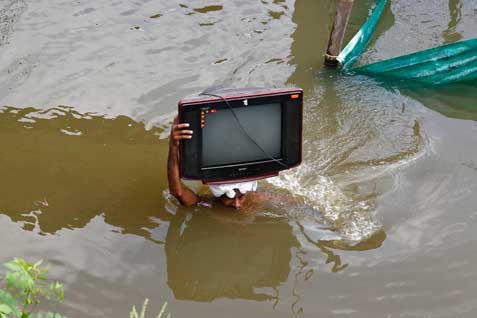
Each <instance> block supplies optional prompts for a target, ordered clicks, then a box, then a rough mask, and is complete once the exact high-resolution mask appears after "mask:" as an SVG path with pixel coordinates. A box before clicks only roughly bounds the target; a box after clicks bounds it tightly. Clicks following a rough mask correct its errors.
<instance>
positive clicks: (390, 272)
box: [0, 0, 477, 317]
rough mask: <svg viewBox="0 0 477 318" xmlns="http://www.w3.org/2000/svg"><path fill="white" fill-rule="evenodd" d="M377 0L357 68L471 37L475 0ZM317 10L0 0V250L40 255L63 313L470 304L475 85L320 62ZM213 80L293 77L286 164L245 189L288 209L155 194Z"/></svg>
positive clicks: (225, 2)
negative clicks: (191, 98)
mask: <svg viewBox="0 0 477 318" xmlns="http://www.w3.org/2000/svg"><path fill="white" fill-rule="evenodd" d="M390 2H392V3H391V5H390V6H389V7H388V8H387V9H386V11H385V13H384V16H383V20H382V21H381V23H380V24H379V26H378V29H377V31H376V36H375V37H374V39H373V40H372V42H371V43H370V46H369V49H368V50H367V52H366V53H365V54H364V56H363V58H362V59H361V61H360V63H368V62H372V61H378V60H381V59H384V58H389V57H393V56H397V55H400V54H404V53H409V52H412V51H416V50H420V49H425V48H429V47H432V46H435V45H439V44H443V43H449V42H454V41H457V40H459V39H468V38H471V37H476V36H477V3H476V2H475V1H473V0H460V1H459V0H426V1H424V0H422V1H416V0H413V1H411V0H397V1H390ZM372 3H374V2H373V1H370V0H368V1H366V0H359V1H355V9H354V11H353V14H352V17H351V20H350V32H349V34H348V35H347V36H348V37H350V36H351V35H352V31H353V30H356V29H357V28H358V27H359V26H360V25H361V23H362V22H363V21H364V19H365V18H366V16H367V14H368V12H369V10H370V8H371V7H372ZM333 10H334V2H332V1H330V0H320V1H305V0H296V1H292V0H275V1H271V0H263V1H242V0H240V1H238V0H235V1H234V0H230V1H229V0H219V1H183V2H176V1H160V2H159V1H152V0H149V1H148V0H143V1H141V0H138V1H121V0H118V1H96V2H91V1H87V2H86V1H64V0H61V1H58V0H48V1H46V0H40V1H30V0H0V83H1V85H0V193H1V196H0V261H1V262H4V261H7V260H9V259H11V258H13V257H24V258H26V259H28V260H30V261H34V260H38V259H44V260H45V261H47V262H48V263H49V264H50V266H51V275H52V276H53V277H54V278H56V279H60V280H62V281H63V282H64V283H65V286H66V300H65V302H64V303H63V304H61V305H59V306H57V307H55V308H54V309H55V310H57V311H59V312H62V313H65V314H66V315H67V316H69V317H127V315H128V313H129V311H130V308H131V307H132V305H133V304H139V303H141V302H142V301H143V300H144V298H146V297H147V298H149V299H150V303H151V305H150V309H151V314H152V313H153V312H158V311H159V309H160V307H161V306H162V304H163V302H164V301H167V302H168V304H169V305H168V308H169V310H170V312H172V316H173V317H192V316H194V317H244V316H246V317H268V316H270V317H272V316H273V317H289V316H291V315H292V314H302V315H303V316H306V317H341V316H349V317H475V316H476V315H477V298H476V297H475V295H477V267H476V266H475V265H474V264H475V262H476V261H477V254H476V246H477V196H476V193H477V122H476V120H477V85H476V84H475V83H470V84H458V85H457V84H456V85H452V86H449V87H441V88H435V87H434V88H433V87H417V86H415V85H409V84H405V85H402V84H401V85H399V86H394V85H392V84H390V83H380V82H377V81H374V80H373V79H369V78H366V77H346V76H342V75H339V74H337V73H335V72H334V71H332V70H326V69H322V66H321V63H322V53H323V52H324V51H325V46H326V42H327V39H328V33H329V29H330V26H331V23H332V12H333ZM223 83H225V84H226V85H230V86H235V87H244V86H284V85H290V86H300V87H302V88H303V89H304V91H305V97H306V98H305V118H304V124H305V130H304V137H305V142H304V162H303V164H302V165H301V166H300V167H298V168H296V169H294V170H292V171H288V172H286V173H283V174H281V175H280V177H278V178H274V179H270V180H267V181H261V182H260V184H259V186H260V187H261V188H262V189H264V190H265V191H270V192H283V193H284V194H287V195H292V196H293V197H294V198H295V199H294V200H293V201H292V203H290V202H270V203H268V204H266V205H263V206H260V207H258V208H256V209H255V210H245V211H242V212H240V213H236V212H232V211H230V210H227V209H219V208H217V209H209V208H206V207H198V208H183V207H180V206H178V204H177V202H176V201H175V200H174V199H173V198H171V197H170V195H169V194H168V192H167V180H166V157H167V150H168V148H167V146H168V145H167V134H168V130H169V127H170V122H171V120H172V118H173V116H174V111H175V109H176V104H177V101H178V100H179V99H180V98H181V97H182V96H184V95H187V94H190V93H194V92H198V91H201V90H202V89H204V88H205V87H207V86H210V85H213V84H223ZM189 185H190V186H191V187H192V188H193V189H195V190H196V191H200V192H207V188H206V187H204V186H201V185H200V184H198V183H189Z"/></svg>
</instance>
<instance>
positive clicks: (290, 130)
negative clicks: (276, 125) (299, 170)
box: [284, 94, 303, 168]
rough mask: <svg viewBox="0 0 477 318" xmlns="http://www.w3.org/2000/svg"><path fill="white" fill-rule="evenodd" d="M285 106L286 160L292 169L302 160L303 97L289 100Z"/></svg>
mask: <svg viewBox="0 0 477 318" xmlns="http://www.w3.org/2000/svg"><path fill="white" fill-rule="evenodd" d="M285 105H286V106H285V114H284V115H285V117H286V119H285V125H286V126H285V138H284V148H285V156H284V157H285V158H284V159H285V164H286V165H287V166H289V167H290V168H291V167H294V166H297V165H299V164H300V163H301V159H302V158H301V157H302V128H303V95H301V94H300V98H298V99H289V100H287V101H286V104H285Z"/></svg>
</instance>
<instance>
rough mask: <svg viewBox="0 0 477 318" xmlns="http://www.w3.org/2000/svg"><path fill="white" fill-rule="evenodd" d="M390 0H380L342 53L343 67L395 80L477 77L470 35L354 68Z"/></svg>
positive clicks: (476, 42)
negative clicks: (455, 41) (459, 40)
mask: <svg viewBox="0 0 477 318" xmlns="http://www.w3.org/2000/svg"><path fill="white" fill-rule="evenodd" d="M386 3H387V0H378V2H377V4H376V8H375V9H374V10H373V12H372V14H371V15H370V17H369V18H368V20H367V21H366V22H365V23H364V24H363V26H362V27H361V28H360V29H359V31H358V33H356V35H355V36H354V37H353V38H352V39H351V41H350V42H349V43H348V45H347V46H346V47H345V48H344V49H343V51H342V52H341V53H340V55H339V56H338V61H339V62H340V66H341V69H342V71H345V72H351V73H354V74H365V75H369V76H379V77H382V78H389V79H393V80H406V81H408V80H415V81H419V82H424V83H428V84H447V83H452V82H460V81H470V80H475V79H477V39H470V40H466V41H461V42H457V43H452V44H448V45H443V46H439V47H435V48H432V49H428V50H424V51H420V52H416V53H412V54H408V55H403V56H399V57H395V58H392V59H389V60H384V61H380V62H377V63H373V64H369V65H365V66H361V67H358V68H351V67H352V66H353V64H354V63H355V62H356V60H357V59H358V58H359V57H360V55H361V54H362V53H363V51H364V49H365V48H366V45H367V44H368V42H369V39H370V38H371V36H372V34H373V32H374V30H375V28H376V25H377V23H378V21H379V18H380V17H381V15H382V13H383V11H384V8H385V6H386Z"/></svg>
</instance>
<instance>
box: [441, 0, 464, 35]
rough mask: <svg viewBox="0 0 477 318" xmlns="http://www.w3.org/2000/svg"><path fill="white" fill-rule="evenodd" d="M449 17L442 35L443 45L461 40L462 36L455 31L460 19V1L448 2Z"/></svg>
mask: <svg viewBox="0 0 477 318" xmlns="http://www.w3.org/2000/svg"><path fill="white" fill-rule="evenodd" d="M449 16H450V17H449V24H448V25H447V29H446V30H444V32H443V34H442V36H443V37H444V40H445V43H453V42H457V41H459V40H462V38H463V36H462V34H460V33H459V32H457V31H456V27H457V25H458V24H459V23H460V20H461V19H462V2H461V0H449Z"/></svg>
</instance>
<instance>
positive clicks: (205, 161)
mask: <svg viewBox="0 0 477 318" xmlns="http://www.w3.org/2000/svg"><path fill="white" fill-rule="evenodd" d="M234 113H235V115H236V116H237V118H235V116H234V114H233V113H232V111H231V110H230V109H228V108H225V109H219V110H217V109H210V110H207V111H206V112H205V114H204V128H203V129H202V140H203V141H202V151H201V152H202V168H203V169H207V168H213V167H217V166H224V165H230V164H235V165H237V164H240V163H245V162H256V161H266V160H270V159H271V158H270V157H272V158H275V159H279V158H281V150H282V149H281V148H282V106H281V104H280V103H273V104H264V105H253V106H248V107H243V108H235V109H234ZM240 125H241V126H242V128H243V129H242V128H241V127H240ZM244 130H245V131H244ZM247 135H248V136H247ZM251 139H253V141H252V140H251ZM254 141H255V143H256V144H255V143H254ZM257 144H258V146H257ZM259 146H260V147H259ZM260 148H261V149H260ZM262 149H263V150H262Z"/></svg>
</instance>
